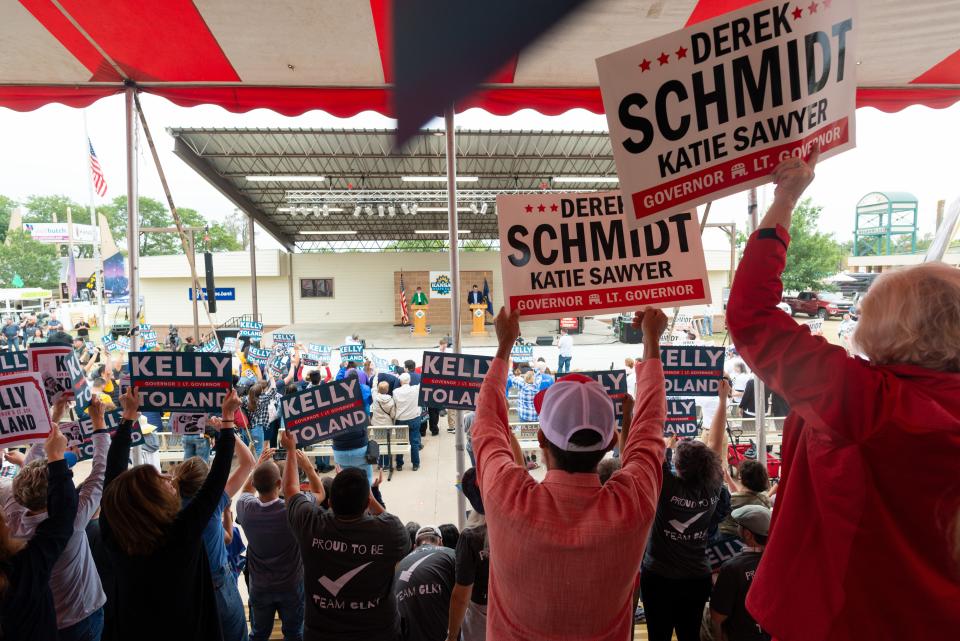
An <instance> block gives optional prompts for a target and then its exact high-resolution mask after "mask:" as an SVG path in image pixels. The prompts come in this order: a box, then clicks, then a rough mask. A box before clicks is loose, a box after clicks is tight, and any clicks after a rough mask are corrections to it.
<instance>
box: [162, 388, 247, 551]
mask: <svg viewBox="0 0 960 641" xmlns="http://www.w3.org/2000/svg"><path fill="white" fill-rule="evenodd" d="M238 407H240V398H239V397H238V396H237V393H236V392H235V391H231V392H230V393H229V394H228V395H227V396H226V398H224V400H223V407H222V408H221V409H222V411H221V414H222V415H223V416H229V417H231V418H230V419H229V420H228V419H222V420H221V421H220V425H219V432H218V434H217V455H216V456H214V457H213V464H212V465H211V466H210V472H209V473H208V474H207V478H206V479H205V480H204V481H203V485H201V486H200V489H199V490H197V493H196V495H195V496H194V497H193V500H191V501H190V503H188V504H187V505H186V507H184V508H183V509H182V510H180V512H179V513H178V514H177V517H176V520H175V521H174V524H173V529H174V532H172V533H171V536H182V537H185V538H187V539H192V538H194V537H198V536H200V534H201V533H202V532H203V528H204V527H206V525H207V522H208V521H210V517H211V516H212V515H213V512H214V511H215V510H216V509H217V505H218V504H219V503H220V499H221V497H222V496H223V493H224V488H226V485H227V477H228V476H229V475H230V465H231V463H232V462H233V451H234V448H235V446H236V442H237V439H236V436H235V435H234V432H233V418H232V417H233V415H234V413H235V412H236V411H237V408H238Z"/></svg>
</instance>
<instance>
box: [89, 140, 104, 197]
mask: <svg viewBox="0 0 960 641" xmlns="http://www.w3.org/2000/svg"><path fill="white" fill-rule="evenodd" d="M87 145H88V146H89V147H90V177H91V179H92V180H93V190H94V191H95V192H97V195H98V196H100V197H101V198H103V197H104V196H106V194H107V181H106V179H105V178H104V177H103V169H101V168H100V161H99V160H97V152H95V151H94V150H93V143H92V142H90V139H89V138H87Z"/></svg>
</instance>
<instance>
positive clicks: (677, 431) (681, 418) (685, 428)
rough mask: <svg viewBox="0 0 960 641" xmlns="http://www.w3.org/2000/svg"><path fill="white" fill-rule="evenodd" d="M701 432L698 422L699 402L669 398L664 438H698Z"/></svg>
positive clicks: (690, 399)
mask: <svg viewBox="0 0 960 641" xmlns="http://www.w3.org/2000/svg"><path fill="white" fill-rule="evenodd" d="M699 431H700V423H699V422H698V421H697V401H696V399H692V398H668V399H667V420H666V422H665V423H664V425H663V435H664V436H672V435H677V436H696V435H697V433H698V432H699Z"/></svg>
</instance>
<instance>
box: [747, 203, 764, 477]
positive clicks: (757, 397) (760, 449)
mask: <svg viewBox="0 0 960 641" xmlns="http://www.w3.org/2000/svg"><path fill="white" fill-rule="evenodd" d="M747 213H748V214H749V215H750V233H751V234H753V232H755V231H757V228H758V227H759V226H760V222H759V214H758V212H757V188H756V187H754V188H753V189H751V190H750V191H749V192H747ZM753 408H754V411H755V412H756V414H755V416H756V418H755V419H754V425H755V426H756V428H757V462H759V463H761V464H762V465H763V466H764V467H766V465H767V420H766V419H767V389H766V386H765V385H764V384H763V381H761V380H760V377H759V376H757V375H756V374H754V375H753Z"/></svg>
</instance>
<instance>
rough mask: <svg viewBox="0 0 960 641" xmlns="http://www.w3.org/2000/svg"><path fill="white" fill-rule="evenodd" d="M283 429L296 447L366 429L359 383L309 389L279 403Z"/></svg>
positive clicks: (352, 381) (337, 383)
mask: <svg viewBox="0 0 960 641" xmlns="http://www.w3.org/2000/svg"><path fill="white" fill-rule="evenodd" d="M280 412H281V414H282V416H283V425H284V429H286V430H287V431H289V432H292V433H293V434H295V435H296V437H297V447H303V446H306V445H311V444H313V443H317V442H319V441H325V440H327V439H330V438H333V437H334V436H337V435H346V434H355V433H357V432H360V431H361V430H365V429H367V425H368V421H367V412H366V408H365V407H364V405H363V395H362V392H361V391H360V382H359V381H358V380H357V379H356V378H351V379H349V380H342V381H333V382H331V383H326V384H324V385H317V386H315V387H308V388H307V389H305V390H303V391H302V392H297V393H295V394H289V395H287V396H284V397H283V398H281V399H280Z"/></svg>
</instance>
